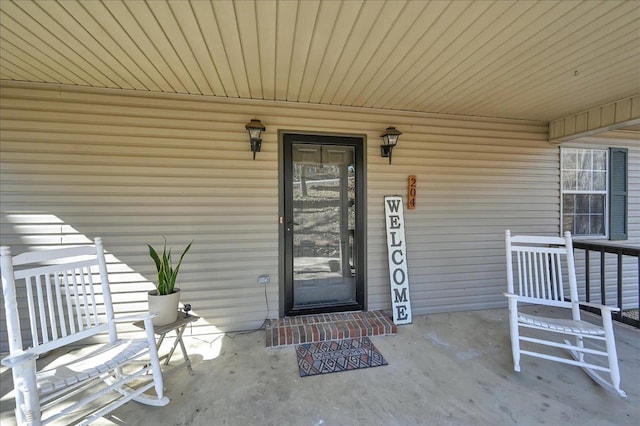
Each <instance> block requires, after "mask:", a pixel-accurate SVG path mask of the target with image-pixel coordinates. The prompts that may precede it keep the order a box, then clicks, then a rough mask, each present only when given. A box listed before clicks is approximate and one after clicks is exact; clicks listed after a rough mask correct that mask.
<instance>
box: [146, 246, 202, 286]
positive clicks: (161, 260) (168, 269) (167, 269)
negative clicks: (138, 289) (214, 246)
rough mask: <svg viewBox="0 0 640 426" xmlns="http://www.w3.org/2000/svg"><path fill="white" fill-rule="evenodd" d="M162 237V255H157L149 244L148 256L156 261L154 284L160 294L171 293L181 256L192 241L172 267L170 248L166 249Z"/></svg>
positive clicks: (187, 249) (188, 247)
mask: <svg viewBox="0 0 640 426" xmlns="http://www.w3.org/2000/svg"><path fill="white" fill-rule="evenodd" d="M162 238H164V247H163V248H162V257H160V256H159V255H158V252H157V251H156V250H155V249H154V248H153V247H151V246H150V245H149V244H147V246H148V247H149V256H151V258H152V259H153V261H154V262H155V263H156V269H157V270H158V282H157V284H156V289H157V290H158V294H159V295H161V296H164V295H167V294H171V293H173V288H174V287H175V285H176V278H178V271H180V265H181V264H182V258H183V257H184V255H185V254H187V252H188V251H189V249H190V248H191V244H193V241H191V242H190V243H189V245H188V246H187V248H185V249H184V251H183V252H182V256H180V260H179V261H178V264H177V265H176V267H175V268H174V267H173V266H172V265H171V249H169V251H167V239H166V238H165V237H162Z"/></svg>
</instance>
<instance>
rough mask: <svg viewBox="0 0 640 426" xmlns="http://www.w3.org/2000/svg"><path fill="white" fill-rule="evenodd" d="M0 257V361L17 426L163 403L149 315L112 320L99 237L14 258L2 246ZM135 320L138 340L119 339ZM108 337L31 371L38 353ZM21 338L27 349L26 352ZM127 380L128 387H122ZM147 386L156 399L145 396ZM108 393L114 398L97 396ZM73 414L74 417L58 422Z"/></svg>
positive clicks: (89, 417)
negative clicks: (0, 324) (2, 334)
mask: <svg viewBox="0 0 640 426" xmlns="http://www.w3.org/2000/svg"><path fill="white" fill-rule="evenodd" d="M0 254H1V261H2V289H3V293H4V303H5V308H6V316H7V332H8V337H9V350H10V355H9V356H7V357H6V358H4V359H2V364H3V365H5V366H7V367H10V368H11V370H12V374H13V382H14V389H15V401H16V410H15V415H16V421H17V423H18V424H19V425H40V424H49V423H52V422H56V421H59V422H63V421H64V423H68V422H69V421H71V420H73V421H74V422H75V421H78V422H79V424H89V423H91V422H93V421H94V420H96V419H98V418H100V417H102V416H104V415H105V414H107V413H109V412H111V411H113V410H114V409H116V408H118V407H119V406H121V405H122V404H124V403H125V402H127V401H130V400H135V401H138V402H141V403H144V404H148V405H154V406H162V405H166V404H168V403H169V399H168V398H167V397H165V396H164V395H163V382H162V373H161V370H160V362H159V361H158V352H157V349H156V343H155V338H154V334H153V325H152V323H151V318H152V317H153V315H148V314H147V315H143V316H136V317H126V318H115V317H114V313H113V307H112V304H111V293H110V291H109V281H108V276H107V268H106V263H105V258H104V251H103V248H102V242H101V240H100V238H96V240H95V247H94V246H81V247H73V248H64V249H55V250H47V251H38V252H30V253H24V254H20V255H17V256H15V257H11V253H10V250H9V247H2V248H0ZM14 267H15V268H16V269H15V270H14ZM25 299H26V300H25ZM17 300H21V301H22V300H25V302H24V304H25V306H20V308H22V309H26V310H28V313H29V323H28V324H24V325H22V326H21V324H20V318H19V312H18V310H19V309H20V308H19V307H18V304H17ZM139 320H144V324H145V328H146V337H145V338H140V339H128V340H123V339H118V336H117V331H116V323H119V322H134V321H139ZM107 333H108V340H109V343H107V344H104V345H101V346H100V347H99V349H97V350H95V351H92V352H91V353H90V354H88V355H86V356H83V357H80V358H76V359H74V360H73V361H71V362H66V363H65V364H64V365H59V366H57V367H55V368H49V369H43V370H41V371H39V370H38V369H37V367H36V359H38V357H39V356H41V355H42V354H45V353H47V352H49V351H53V350H56V349H60V348H65V347H68V348H69V349H71V348H73V347H72V346H70V345H78V344H82V343H86V342H81V341H82V340H83V339H87V338H90V337H93V336H96V335H98V334H102V335H103V336H104V337H106V334H107ZM104 337H103V339H104ZM23 338H24V339H25V341H30V342H31V344H30V347H28V348H25V346H26V345H23V343H22V341H23ZM125 367H126V368H125ZM125 370H126V371H127V372H125ZM133 381H135V385H136V386H135V388H133V387H130V386H129V385H132V384H134V383H132V382H133ZM151 388H154V390H155V395H147V394H145V393H144V392H145V391H147V390H149V389H151ZM112 391H114V392H112ZM107 394H110V395H116V396H117V398H116V399H113V398H108V397H104V396H105V395H107ZM105 399H106V400H107V401H104V400H105ZM80 408H82V409H83V410H82V411H81V412H79V409H80ZM72 413H75V414H76V417H73V418H69V417H65V416H67V415H70V414H72ZM78 416H81V418H80V419H77V417H78ZM63 417H64V420H63V419H62V418H63Z"/></svg>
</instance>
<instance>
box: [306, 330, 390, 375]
mask: <svg viewBox="0 0 640 426" xmlns="http://www.w3.org/2000/svg"><path fill="white" fill-rule="evenodd" d="M296 353H297V355H298V367H299V369H300V377H306V376H314V375H316V374H327V373H335V372H338V371H348V370H356V369H359V368H368V367H379V366H381V365H387V361H385V359H384V357H383V356H382V354H381V353H380V352H379V351H378V349H377V348H376V347H375V346H374V345H373V343H372V342H371V340H370V339H369V338H368V337H360V338H357V339H343V340H329V341H326V342H315V343H304V344H302V345H297V346H296Z"/></svg>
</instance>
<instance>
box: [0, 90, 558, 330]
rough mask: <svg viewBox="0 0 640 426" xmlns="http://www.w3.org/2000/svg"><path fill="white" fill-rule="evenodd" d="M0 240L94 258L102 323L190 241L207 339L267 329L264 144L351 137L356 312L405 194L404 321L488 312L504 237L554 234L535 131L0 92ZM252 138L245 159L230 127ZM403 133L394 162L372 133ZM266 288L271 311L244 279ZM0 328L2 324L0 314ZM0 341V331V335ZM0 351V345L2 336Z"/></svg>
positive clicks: (353, 113)
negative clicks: (359, 173) (359, 202)
mask: <svg viewBox="0 0 640 426" xmlns="http://www.w3.org/2000/svg"><path fill="white" fill-rule="evenodd" d="M1 89H2V92H1V95H2V96H1V97H2V99H1V104H0V105H1V111H0V119H1V121H0V125H1V127H2V140H1V146H0V147H1V154H2V155H1V166H2V167H1V173H2V175H1V177H2V182H1V183H2V188H1V189H2V191H1V204H2V206H1V209H2V221H1V231H2V233H1V237H2V241H1V243H2V244H3V245H10V246H12V250H13V252H14V253H20V252H23V251H25V250H28V249H30V248H32V247H36V248H44V247H46V246H52V245H57V244H60V243H63V244H75V243H85V242H87V238H89V239H93V238H95V237H96V236H100V237H102V238H103V240H104V245H105V248H106V250H107V251H108V252H109V253H110V256H109V260H110V265H109V268H110V271H111V272H112V275H111V280H112V283H113V292H114V300H115V301H116V310H117V312H119V313H125V312H135V311H140V310H145V309H146V291H147V290H149V289H151V288H152V284H151V282H152V281H153V280H154V276H155V273H154V268H153V265H152V262H151V260H150V258H149V257H148V254H147V248H146V244H147V243H150V244H152V245H154V246H159V245H161V244H162V236H166V237H167V239H168V241H169V244H170V245H171V246H172V247H173V248H174V250H175V251H178V252H181V250H182V248H183V247H184V246H185V245H186V244H187V243H188V242H189V241H191V240H194V241H195V242H194V245H193V247H192V249H191V251H190V253H189V254H188V255H187V256H186V257H185V261H184V265H183V269H182V270H181V275H180V278H179V285H180V287H181V288H182V290H183V294H182V299H181V300H182V301H183V302H186V303H191V304H192V305H193V309H194V311H195V312H196V313H197V314H198V315H201V316H202V317H203V320H202V321H199V322H197V323H196V324H195V325H194V327H193V329H194V332H197V331H198V330H200V331H202V332H208V331H210V330H212V329H213V328H212V327H216V328H217V329H220V330H240V329H252V328H257V327H259V326H260V325H261V324H262V322H263V320H264V319H265V318H267V317H277V316H278V306H279V304H280V300H279V297H280V296H279V286H280V284H279V280H278V272H279V259H278V247H277V241H278V235H279V225H278V217H279V201H278V200H279V187H278V186H279V177H278V131H284V130H287V131H302V132H330V133H337V134H353V135H365V136H366V137H367V160H366V161H367V197H368V198H367V199H368V223H367V226H368V230H367V232H368V236H367V237H368V247H367V251H368V262H367V278H368V282H367V296H368V309H385V310H389V309H390V308H391V302H390V290H389V278H388V270H387V260H386V259H387V258H386V245H385V233H384V220H383V205H382V199H383V197H384V196H385V195H390V194H400V195H403V196H406V187H407V176H408V175H410V174H413V175H416V176H417V179H418V187H417V188H418V198H417V209H416V210H408V211H406V213H405V218H406V233H407V237H406V238H407V250H408V264H409V276H410V291H411V300H412V305H413V310H414V312H416V313H428V312H440V311H455V310H463V309H479V308H487V307H493V306H504V305H505V303H504V297H503V296H502V291H504V289H505V287H506V283H505V273H504V269H505V268H504V242H503V234H504V230H505V229H506V228H511V229H512V230H513V231H514V232H529V233H536V234H551V235H555V234H557V233H558V229H559V213H558V212H559V192H558V186H559V183H558V179H559V176H558V175H559V172H558V148H557V146H555V145H552V144H550V143H548V142H547V141H546V138H547V133H546V132H547V127H546V125H545V123H534V122H522V121H514V120H500V119H481V118H472V117H456V116H446V115H429V114H417V113H403V112H395V111H379V110H368V109H358V108H338V107H320V106H311V105H305V104H294V103H285V102H265V101H238V100H225V99H216V98H212V97H203V96H187V95H158V94H149V93H139V92H132V91H118V90H90V89H79V88H67V87H60V86H44V85H42V86H39V85H21V84H9V83H4V84H3V86H2V87H1ZM251 118H259V119H260V120H261V121H262V123H263V124H264V125H265V126H266V128H267V131H266V132H265V133H264V134H263V144H262V152H259V153H257V155H256V160H255V161H253V160H252V154H251V152H250V149H249V141H248V135H247V133H246V131H245V128H244V125H245V124H246V123H247V122H248V121H249V120H250V119H251ZM389 125H394V126H396V127H397V128H398V129H399V130H400V131H402V132H403V134H402V136H401V137H400V142H399V144H398V146H397V148H396V149H395V150H394V153H393V164H392V165H389V164H388V160H387V159H386V158H380V154H379V153H380V149H379V145H380V143H381V140H380V138H379V135H380V133H382V131H384V129H385V128H386V127H387V126H389ZM261 274H269V275H271V277H272V280H271V283H270V284H269V285H268V286H267V289H266V290H267V297H268V304H269V310H268V311H267V307H266V302H265V293H264V290H265V289H264V288H263V287H260V286H259V285H257V283H256V279H257V276H258V275H261ZM2 320H3V321H4V315H3V318H2ZM3 329H4V327H3ZM2 340H5V337H4V336H2Z"/></svg>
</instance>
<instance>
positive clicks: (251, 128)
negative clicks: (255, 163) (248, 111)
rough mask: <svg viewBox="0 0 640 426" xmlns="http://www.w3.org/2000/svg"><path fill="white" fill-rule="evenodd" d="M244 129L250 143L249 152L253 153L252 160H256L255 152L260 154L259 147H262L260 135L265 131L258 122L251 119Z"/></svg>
mask: <svg viewBox="0 0 640 426" xmlns="http://www.w3.org/2000/svg"><path fill="white" fill-rule="evenodd" d="M244 128H245V129H247V131H248V132H249V140H250V143H251V152H253V159H254V160H255V159H256V152H260V147H261V146H262V137H261V133H262V132H264V131H265V130H267V129H266V128H265V127H264V126H263V125H262V123H261V122H260V120H257V119H255V118H254V119H252V120H251V121H250V122H248V123H247V124H246V125H245V126H244Z"/></svg>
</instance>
